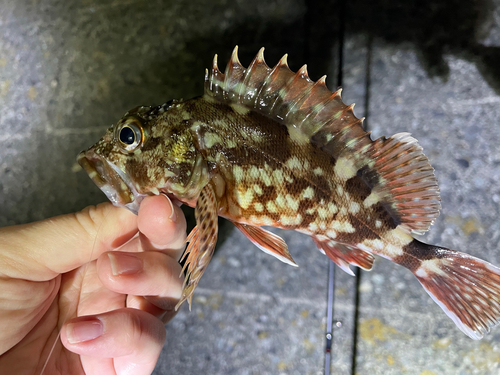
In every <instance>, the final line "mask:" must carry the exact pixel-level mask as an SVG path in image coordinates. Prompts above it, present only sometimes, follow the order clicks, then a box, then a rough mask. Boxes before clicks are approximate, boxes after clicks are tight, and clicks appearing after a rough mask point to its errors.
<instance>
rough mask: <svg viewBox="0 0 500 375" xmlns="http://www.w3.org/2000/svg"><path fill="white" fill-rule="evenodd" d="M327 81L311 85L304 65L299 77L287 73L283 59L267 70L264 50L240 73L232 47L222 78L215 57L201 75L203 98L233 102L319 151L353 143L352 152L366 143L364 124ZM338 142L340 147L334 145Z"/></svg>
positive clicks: (239, 64) (368, 139)
mask: <svg viewBox="0 0 500 375" xmlns="http://www.w3.org/2000/svg"><path fill="white" fill-rule="evenodd" d="M325 79H326V77H322V78H320V79H319V80H318V81H316V82H313V81H311V79H310V78H309V76H308V73H307V68H306V66H305V65H304V66H303V67H302V68H301V69H299V71H298V72H297V73H294V72H292V71H291V70H290V68H289V67H288V63H287V55H284V56H283V57H282V58H281V59H280V61H279V62H278V63H277V64H276V65H275V66H274V67H273V68H270V67H269V66H268V65H267V64H266V62H265V61H264V48H261V49H260V51H259V53H258V54H257V56H255V58H254V59H253V61H252V62H251V63H250V65H249V67H248V68H244V67H243V66H242V65H241V63H240V61H239V59H238V47H235V48H234V50H233V53H232V55H231V58H230V59H229V62H228V64H227V67H226V70H225V73H224V74H223V73H222V72H221V71H220V70H219V68H218V66H217V55H216V56H215V57H214V61H213V64H212V68H211V69H210V71H208V70H207V72H206V75H205V95H206V96H209V97H212V98H214V99H216V100H218V101H221V102H226V103H237V104H240V105H243V106H246V107H247V108H250V109H252V110H255V111H257V112H259V113H261V114H263V115H266V116H268V117H271V118H273V119H275V120H277V121H279V122H280V123H282V124H285V125H286V126H287V127H289V128H290V127H294V128H295V129H294V132H299V133H301V134H303V135H304V136H305V137H306V139H311V140H312V141H313V142H314V143H315V144H316V145H317V146H318V147H323V146H325V145H326V144H327V143H329V142H331V141H335V144H336V145H337V148H336V149H335V150H329V153H330V154H332V156H337V155H336V154H337V153H338V152H339V151H341V150H340V149H338V145H340V144H343V145H344V146H345V145H346V142H345V141H346V140H352V139H357V140H358V142H356V144H355V145H353V147H354V146H355V148H358V147H362V146H363V145H366V144H370V143H371V140H370V137H369V135H368V133H367V132H365V131H364V130H363V127H362V126H361V124H362V122H363V120H362V119H358V118H356V117H355V116H354V113H353V107H354V105H350V106H347V105H345V104H344V103H343V102H342V99H341V97H340V93H341V91H342V90H340V89H339V90H337V91H335V92H331V91H330V90H329V89H328V88H327V87H326V84H325ZM337 141H339V142H337Z"/></svg>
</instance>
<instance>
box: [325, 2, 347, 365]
mask: <svg viewBox="0 0 500 375" xmlns="http://www.w3.org/2000/svg"><path fill="white" fill-rule="evenodd" d="M345 10H346V1H345V0H341V1H340V4H339V12H338V14H339V29H338V36H339V45H338V52H337V53H338V72H337V87H341V86H342V83H343V78H344V43H345V18H346V14H345V13H346V11H345ZM329 260H330V261H329V267H328V304H327V318H326V319H327V320H326V334H325V338H326V343H325V366H324V369H325V370H324V374H325V375H329V374H330V366H331V361H332V345H333V313H334V310H333V307H334V300H335V263H334V262H333V261H332V260H331V259H329Z"/></svg>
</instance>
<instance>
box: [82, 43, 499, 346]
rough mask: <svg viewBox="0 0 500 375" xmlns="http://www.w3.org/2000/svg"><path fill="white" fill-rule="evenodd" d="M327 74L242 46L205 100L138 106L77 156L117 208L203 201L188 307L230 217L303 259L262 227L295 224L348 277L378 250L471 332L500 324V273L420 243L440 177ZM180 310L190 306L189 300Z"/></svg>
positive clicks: (367, 265) (212, 75)
mask: <svg viewBox="0 0 500 375" xmlns="http://www.w3.org/2000/svg"><path fill="white" fill-rule="evenodd" d="M362 121H363V120H362V119H358V118H356V117H355V116H354V113H353V105H350V106H347V105H345V104H344V103H343V102H342V100H341V97H340V90H338V91H336V92H331V91H330V90H328V88H327V87H326V85H325V78H324V77H323V78H321V79H320V80H318V81H317V82H312V81H311V80H310V79H309V77H308V75H307V70H306V67H305V66H304V67H302V68H301V69H300V70H299V71H298V72H296V73H294V72H292V71H291V70H290V69H289V68H288V65H287V62H286V56H284V57H283V58H282V59H281V60H280V61H279V62H278V64H277V65H276V66H274V67H273V68H271V67H269V66H267V64H266V63H265V61H264V58H263V49H262V50H261V51H259V53H258V54H257V56H256V57H255V58H254V60H253V61H252V63H251V64H250V66H249V67H248V68H244V67H243V66H242V65H241V63H240V62H239V61H238V57H237V49H235V50H234V52H233V54H232V56H231V59H230V61H229V63H228V65H227V68H226V70H225V72H224V74H223V73H222V72H221V71H220V70H219V68H218V66H217V56H216V57H215V58H214V62H213V65H212V67H211V69H210V70H207V72H206V76H205V93H204V95H203V96H201V97H198V98H194V99H190V100H186V101H175V100H174V101H171V102H168V103H165V104H163V105H161V106H154V107H149V106H142V107H137V108H135V109H133V110H131V111H129V112H127V113H126V114H125V115H124V116H123V118H122V119H120V120H119V121H118V122H117V123H116V124H115V125H113V126H112V127H111V128H110V129H108V131H107V132H106V134H105V135H104V137H103V138H102V139H101V140H100V141H99V142H98V143H96V145H94V146H92V147H91V148H89V149H88V150H86V151H83V152H82V153H81V154H80V155H79V157H78V160H79V162H80V164H81V165H82V167H83V168H84V169H85V170H86V171H87V172H88V173H89V175H90V177H91V178H92V179H93V180H94V182H96V184H97V185H98V186H99V187H100V188H101V189H102V190H103V191H104V192H105V193H106V195H107V196H108V198H109V199H110V200H111V201H112V202H113V203H114V204H116V205H119V206H123V207H127V208H128V209H130V210H131V211H133V212H137V211H138V207H139V205H140V202H141V200H142V198H143V197H145V196H148V195H154V194H160V193H164V194H166V195H168V196H169V197H171V198H174V199H177V200H179V201H181V202H183V203H185V204H187V205H189V206H192V207H195V216H196V222H197V226H196V227H195V229H193V231H192V232H191V233H190V235H189V236H188V242H189V245H188V247H187V249H186V252H185V254H184V257H187V259H186V263H185V266H184V267H185V268H187V273H186V279H185V283H184V289H183V295H182V298H181V301H180V302H179V305H180V304H181V303H182V302H183V301H185V300H188V301H189V302H191V298H192V295H193V291H194V289H195V288H196V285H197V284H198V282H199V280H200V278H201V276H202V274H203V272H204V271H205V269H206V267H207V266H208V263H209V262H210V259H211V257H212V254H213V251H214V248H215V243H216V239H217V230H218V228H217V218H218V216H222V217H225V218H227V219H228V220H230V221H232V222H233V223H234V224H235V225H236V227H237V228H238V229H239V230H240V231H242V233H243V234H245V235H246V236H247V237H248V238H249V239H250V240H251V241H252V242H253V243H254V244H255V245H257V246H258V247H259V248H260V249H262V250H263V251H265V252H266V253H269V254H271V255H273V256H275V257H277V258H278V259H280V260H282V261H284V262H286V263H288V264H291V265H296V264H295V262H294V261H293V258H292V257H291V255H290V253H289V252H288V249H287V246H286V243H285V242H284V241H283V240H282V239H281V238H280V237H278V236H277V235H275V234H273V233H270V232H268V231H266V230H265V229H263V228H262V226H274V227H279V228H283V229H288V230H296V231H298V232H301V233H305V234H307V235H309V236H311V237H312V239H313V241H314V242H315V244H316V245H317V247H318V248H319V249H320V250H321V251H322V252H324V253H325V254H326V255H328V257H329V258H330V259H332V260H333V261H334V262H335V263H336V264H337V265H339V266H340V267H341V268H342V269H343V270H344V271H346V272H348V273H350V274H352V270H351V269H350V267H349V266H350V265H355V266H358V267H361V268H363V269H366V270H369V269H371V267H372V265H373V260H374V257H373V254H376V255H379V256H382V257H384V258H387V259H389V260H391V261H393V262H395V263H397V264H400V265H402V266H404V267H406V268H408V269H409V270H410V271H411V272H413V273H414V274H415V276H416V277H417V278H418V280H419V281H420V283H421V284H422V285H423V287H424V288H425V290H426V291H427V292H428V293H429V295H430V296H431V297H432V298H433V299H434V300H435V301H436V302H437V303H438V305H439V306H440V307H441V308H442V309H443V310H444V311H445V312H446V314H448V316H450V318H452V319H453V321H454V322H455V323H456V324H457V326H458V327H459V328H460V329H461V330H462V331H463V332H464V333H466V334H467V335H469V336H470V337H471V338H474V339H479V338H481V337H482V336H483V335H484V334H485V333H487V332H488V331H489V330H490V328H491V327H492V326H494V325H496V324H498V322H499V317H500V269H498V268H497V267H495V266H493V265H491V264H489V263H487V262H485V261H482V260H480V259H477V258H475V257H472V256H469V255H467V254H464V253H460V252H458V251H454V250H450V249H446V248H442V247H437V246H432V245H427V244H424V243H422V242H420V241H418V240H416V239H414V238H413V237H412V234H414V233H419V234H420V233H423V232H425V231H427V230H428V229H429V227H430V225H431V224H432V223H433V221H434V220H435V219H436V217H437V216H438V215H439V210H440V197H439V188H438V185H437V181H436V178H435V176H434V170H433V168H432V167H431V166H430V164H429V161H428V159H427V157H426V156H425V155H424V154H423V152H422V148H421V147H420V146H419V145H418V143H417V141H416V139H414V138H413V137H411V135H410V134H408V133H399V134H396V135H393V136H392V137H389V138H385V137H382V138H379V139H377V140H374V141H372V140H371V138H370V136H369V133H367V132H365V131H364V130H363V127H362ZM179 305H178V306H179Z"/></svg>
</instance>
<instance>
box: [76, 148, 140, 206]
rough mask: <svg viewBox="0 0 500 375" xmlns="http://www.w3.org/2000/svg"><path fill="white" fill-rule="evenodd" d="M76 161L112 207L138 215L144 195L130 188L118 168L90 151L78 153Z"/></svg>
mask: <svg viewBox="0 0 500 375" xmlns="http://www.w3.org/2000/svg"><path fill="white" fill-rule="evenodd" d="M77 161H78V164H80V166H81V167H82V168H83V170H84V171H85V172H87V174H88V175H89V177H90V178H91V179H92V181H94V183H95V184H96V185H97V187H98V188H99V189H101V190H102V192H103V193H104V194H106V197H107V198H108V199H109V200H110V201H111V203H113V205H115V206H119V207H125V208H127V209H129V210H130V211H132V212H133V213H135V214H137V213H138V211H139V205H140V203H141V201H142V199H143V198H144V196H145V195H143V194H139V193H138V192H137V190H136V189H135V188H134V187H133V186H131V184H130V183H129V182H128V181H127V179H126V176H125V174H124V173H123V172H122V171H120V170H119V168H117V167H116V166H114V165H113V164H111V163H109V162H108V161H107V160H106V159H104V158H102V157H100V156H99V155H97V154H96V153H95V152H94V151H93V150H92V149H89V150H87V151H82V152H80V154H79V155H78V157H77ZM120 172H121V173H120ZM124 177H125V178H124Z"/></svg>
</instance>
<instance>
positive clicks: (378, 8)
mask: <svg viewBox="0 0 500 375" xmlns="http://www.w3.org/2000/svg"><path fill="white" fill-rule="evenodd" d="M492 11H493V3H492V2H491V1H490V0H471V1H462V0H441V1H435V0H410V1H392V0H382V1H367V0H353V1H349V2H348V5H347V21H346V26H347V30H348V31H349V32H351V33H359V32H362V33H365V34H367V35H369V36H371V37H374V38H381V39H383V40H385V41H386V42H388V43H392V44H402V43H406V42H407V43H411V44H413V45H414V47H415V48H416V50H417V53H418V56H419V58H420V61H421V63H422V65H423V66H424V67H425V69H426V71H427V73H428V74H429V76H431V77H434V76H437V77H440V78H442V79H444V80H446V79H447V78H448V73H449V66H448V64H447V62H446V60H445V58H444V55H445V54H453V55H455V56H457V57H459V58H462V59H465V60H468V61H470V62H473V63H475V64H476V65H477V67H478V69H479V70H480V72H481V73H482V75H483V76H484V78H485V80H486V81H487V82H488V83H489V84H490V86H491V87H492V88H493V89H494V90H496V91H497V92H500V70H499V69H498V67H499V66H500V47H488V46H485V45H483V44H481V43H480V42H479V40H481V39H483V38H485V37H486V36H487V35H488V33H489V32H490V30H491V28H492V27H493V13H492Z"/></svg>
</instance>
